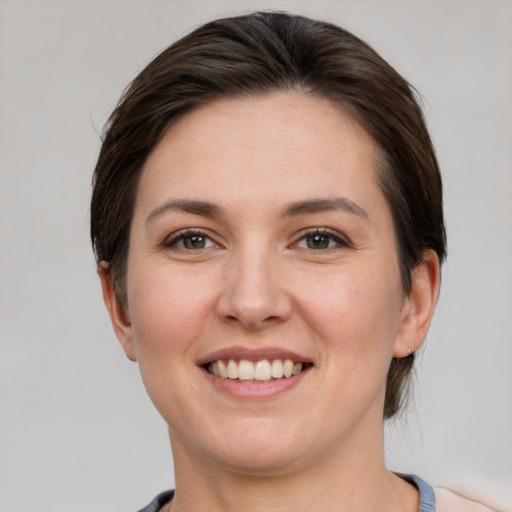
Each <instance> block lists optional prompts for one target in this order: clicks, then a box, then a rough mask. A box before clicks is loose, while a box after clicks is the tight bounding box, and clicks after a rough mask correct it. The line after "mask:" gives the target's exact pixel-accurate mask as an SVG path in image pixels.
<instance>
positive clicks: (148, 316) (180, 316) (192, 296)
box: [128, 266, 212, 366]
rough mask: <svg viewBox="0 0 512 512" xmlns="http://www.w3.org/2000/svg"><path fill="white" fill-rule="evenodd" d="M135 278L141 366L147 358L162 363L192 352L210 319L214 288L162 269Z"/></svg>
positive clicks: (132, 294)
mask: <svg viewBox="0 0 512 512" xmlns="http://www.w3.org/2000/svg"><path fill="white" fill-rule="evenodd" d="M132 276H133V281H132V282H131V283H130V284H131V286H130V288H129V298H128V301H129V305H130V308H129V309H130V318H131V322H132V327H133V336H134V343H135V349H136V351H137V356H138V359H139V362H140V363H141V366H142V365H143V364H144V361H145V359H146V358H147V357H151V358H158V360H157V361H156V363H157V364H158V362H159V361H162V356H164V355H166V354H169V355H170V356H171V358H169V359H170V360H171V361H172V356H173V355H176V354H177V353H181V352H187V351H189V350H191V348H193V344H194V341H195V340H197V339H198V338H200V334H201V330H202V329H203V328H204V326H205V323H206V320H207V318H208V315H209V310H210V307H209V305H210V303H211V300H212V299H211V297H209V296H208V290H210V289H211V288H212V287H209V286H205V285H204V282H203V283H199V282H195V281H194V279H190V278H189V277H187V276H182V275H181V274H180V273H179V272H169V271H168V269H165V268H163V269H160V271H159V268H158V266H153V267H152V268H151V272H133V273H132ZM196 281H197V279H196ZM200 285H201V286H200Z"/></svg>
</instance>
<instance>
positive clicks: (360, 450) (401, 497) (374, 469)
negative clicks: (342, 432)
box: [171, 432, 419, 512]
mask: <svg viewBox="0 0 512 512" xmlns="http://www.w3.org/2000/svg"><path fill="white" fill-rule="evenodd" d="M376 437H377V439H375V438H373V439H374V441H373V442H371V443H368V442H361V443H354V442H353V441H354V440H351V443H347V444H348V445H349V446H350V447H351V448H352V449H350V450H348V449H343V450H341V453H340V450H339V449H337V450H334V449H331V450H326V452H325V453H322V454H318V456H317V457H316V458H315V461H314V463H310V464H308V465H307V466H305V467H302V468H300V467H298V468H286V469H279V470H273V471H271V472H270V471H265V472H264V473H263V472H260V473H258V472H256V471H252V472H250V473H249V472H241V471H237V470H236V468H235V469H233V468H227V467H223V466H220V465H218V464H215V463H212V462H210V461H208V460H205V459H204V458H202V457H198V456H197V455H196V454H194V452H192V451H189V450H187V448H186V446H183V445H181V444H180V443H176V440H172V441H173V442H172V445H173V457H174V462H175V468H176V472H175V476H176V494H175V498H174V500H173V502H172V508H171V510H172V511H173V512H203V511H204V510H208V511H209V512H221V511H222V512H239V511H240V510H243V511H244V512H263V511H265V512H268V511H272V512H290V511H294V512H306V511H307V512H311V511H312V510H314V511H315V512H332V511H333V510H339V511H354V510H358V511H360V510H364V511H368V512H371V511H376V512H377V511H378V512H387V511H389V512H391V511H393V512H399V511H404V512H412V511H417V510H418V507H419V496H418V493H417V491H416V490H415V489H414V488H413V487H412V486H411V485H410V484H408V483H406V482H405V481H404V480H402V479H401V478H399V477H397V476H395V475H394V474H392V473H390V472H389V471H388V470H387V469H386V467H385V464H384V449H383V440H382V432H380V435H377V436H376ZM171 439H172V435H171ZM364 440H366V441H367V440H368V437H365V436H363V438H362V439H361V441H364ZM347 444H345V446H347Z"/></svg>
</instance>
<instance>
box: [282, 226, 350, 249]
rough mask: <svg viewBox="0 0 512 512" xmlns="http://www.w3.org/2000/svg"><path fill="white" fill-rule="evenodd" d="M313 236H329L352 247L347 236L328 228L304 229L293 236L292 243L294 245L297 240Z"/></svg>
mask: <svg viewBox="0 0 512 512" xmlns="http://www.w3.org/2000/svg"><path fill="white" fill-rule="evenodd" d="M313 235H324V236H330V237H332V238H334V239H338V240H339V241H340V242H343V243H345V244H347V245H352V242H351V240H350V238H349V237H348V236H346V235H345V234H343V233H340V232H339V231H336V230H334V229H330V228H324V227H317V228H306V229H303V230H301V231H299V232H298V233H297V234H296V235H295V242H293V243H292V245H293V244H296V243H297V242H298V241H299V240H302V239H303V238H305V237H307V236H313Z"/></svg>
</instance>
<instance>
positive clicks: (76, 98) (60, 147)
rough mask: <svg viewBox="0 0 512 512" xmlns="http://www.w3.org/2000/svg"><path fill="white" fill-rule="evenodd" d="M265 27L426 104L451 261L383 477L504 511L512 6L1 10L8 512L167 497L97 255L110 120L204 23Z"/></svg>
mask: <svg viewBox="0 0 512 512" xmlns="http://www.w3.org/2000/svg"><path fill="white" fill-rule="evenodd" d="M261 8H277V9H281V10H291V11H294V12H298V13H305V14H307V15H312V16H315V17H320V18H324V19H328V20H331V21H334V22H336V23H339V24H341V25H343V26H345V27H346V28H349V29H350V30H353V31H354V32H355V33H356V34H358V35H360V36H361V37H363V38H364V39H366V40H367V41H368V42H370V43H371V44H372V45H374V46H375V47H376V49H377V50H378V51H379V52H380V53H381V54H382V55H383V56H384V57H385V58H387V59H388V60H389V61H390V62H391V64H392V65H394V66H395V67H396V68H397V69H398V70H399V71H400V72H402V73H403V74H404V75H405V76H406V77H407V78H408V79H409V80H410V81H411V82H412V83H413V84H414V85H415V86H416V87H417V88H418V89H419V91H420V92H421V93H422V95H423V96H424V98H425V109H426V115H427V119H428V123H429V126H430V128H431V132H432V134H433V138H434V141H435V144H436V146H437V150H438V155H439V159H440V163H441V166H442V169H443V173H444V179H445V186H446V214H447V222H448V234H449V251H450V254H449V260H448V264H447V266H446V267H445V270H444V277H443V289H442V296H441V300H440V303H439V308H438V312H437V316H436V319H435V322H434V326H433V329H432V330H431V332H430V334H429V337H428V340H427V343H426V349H425V350H424V352H423V355H422V357H421V359H422V360H421V361H420V364H419V369H418V378H417V384H416V395H417V396H416V399H415V405H414V408H413V410H412V411H411V413H410V414H409V415H408V416H407V417H406V418H405V419H404V420H403V421H402V422H400V423H398V424H394V425H392V427H391V428H390V429H389V432H388V433H387V435H388V445H387V455H388V461H389V465H390V467H391V468H393V469H395V470H398V471H404V472H409V471H413V472H416V473H417V474H419V475H421V476H422V477H424V478H425V479H427V480H429V481H430V482H431V483H433V484H441V485H449V486H450V485H451V486H456V487H458V488H461V486H463V487H464V486H465V487H466V488H467V489H468V490H469V491H470V492H476V493H477V495H478V494H482V496H486V497H487V499H488V502H489V503H491V504H492V503H494V504H495V505H496V506H497V507H500V508H502V509H512V491H511V488H512V435H511V434H510V433H511V432H512V400H511V390H512V377H511V363H512V334H511V333H512V264H511V261H512V260H511V254H512V200H511V192H512V168H511V167H512V101H511V98H512V92H511V91H512V2H511V1H509V0H501V1H500V0H481V1H471V0H469V1H468V0H466V1H427V0H425V1H414V0H413V1H382V0H381V1H378V0H375V1H340V0H338V1H335V0H331V1H328V0H315V1H311V0H308V1H299V0H296V1H248V0H238V1H228V0H215V1H208V2H206V1H197V0H187V1H177V0H175V1H124V2H121V1H104V2H100V1H89V2H81V1H67V2H65V1H62V2H57V1H35V2H29V1H23V0H19V1H6V0H3V1H2V0H0V171H1V174H0V240H1V252H0V283H1V284H0V320H1V326H0V336H1V339H0V343H1V346H0V350H1V352H0V511H3V512H6V511H9V512H17V511H24V512H25V511H26V512H31V511H38V512H39V511H43V512H44V511H56V512H57V511H58V512H61V511H62V512H64V511H67V512H69V511H92V510H94V511H96V512H102V511H122V510H123V511H129V510H137V508H138V507H139V506H143V505H144V504H145V503H146V502H148V501H149V500H150V499H151V498H152V496H153V495H154V494H156V493H157V492H160V491H161V490H163V489H166V488H169V487H171V486H172V485H173V477H172V463H171V454H170V449H169V447H168V441H167V434H166V428H165V425H164V423H163V421H162V420H161V419H160V418H159V417H158V415H157V413H156V412H154V411H153V408H152V406H151V404H150V403H149V400H148V399H147V398H146V396H145V392H144V390H143V388H142V385H141V382H140V379H139V377H138V372H137V367H136V366H135V365H134V364H132V363H130V362H129V361H128V360H127V359H126V358H125V357H124V355H123V354H122V351H121V349H120V347H119V345H118V343H117V341H116V340H115V338H114V334H113V331H112V329H111V327H110V323H109V320H108V318H107V314H106V312H105V310H104V308H103V304H102V300H101V296H100V287H99V282H98V279H97V277H96V275H95V265H94V260H93V256H92V252H91V249H90V246H89V240H88V202H89V196H90V176H91V172H92V169H93V167H94V164H95V159H96V157H97V153H98V150H99V144H100V142H99V136H98V132H99V131H101V128H102V126H103V123H104V122H105V120H106V116H107V114H108V113H109V112H110V111H111V109H112V108H113V106H114V104H115V102H116V100H117V98H118V97H119V95H120V93H121V91H122V89H123V88H124V87H125V85H127V83H128V82H129V81H130V80H131V79H132V78H133V77H134V76H135V74H136V72H137V71H139V70H140V69H141V68H142V67H143V65H144V64H145V63H147V62H148V60H149V59H150V58H151V57H153V56H154V55H155V54H156V53H157V52H158V51H159V50H160V49H162V48H163V47H165V46H167V45H168V44H169V43H170V42H171V41H173V40H175V39H176V38H178V37H180V36H182V35H183V34H185V33H186V32H188V31H189V30H190V29H191V28H192V27H195V26H197V25H199V24H201V23H202V22H204V21H206V20H208V19H210V18H213V17H217V16H220V15H224V14H233V13H239V12H244V11H247V10H253V9H261Z"/></svg>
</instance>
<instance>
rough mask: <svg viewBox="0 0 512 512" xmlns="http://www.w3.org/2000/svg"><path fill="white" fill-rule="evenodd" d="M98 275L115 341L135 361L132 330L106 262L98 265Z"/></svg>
mask: <svg viewBox="0 0 512 512" xmlns="http://www.w3.org/2000/svg"><path fill="white" fill-rule="evenodd" d="M98 275H99V276H100V281H101V288H102V291H103V300H104V302H105V306H106V308H107V310H108V314H109V315H110V320H111V322H112V327H113V328H114V332H115V333H116V336H117V339H118V340H119V341H120V343H121V345H122V346H123V348H124V351H125V353H126V356H127V357H128V359H130V360H131V361H136V360H137V356H136V353H135V348H134V344H133V330H132V325H131V323H130V319H129V315H128V312H127V311H126V308H125V306H124V305H123V304H122V303H121V301H120V300H119V298H118V297H117V294H116V292H115V290H114V284H113V282H112V277H111V275H110V271H109V264H108V262H106V261H100V262H99V263H98Z"/></svg>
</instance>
